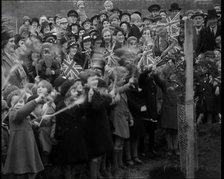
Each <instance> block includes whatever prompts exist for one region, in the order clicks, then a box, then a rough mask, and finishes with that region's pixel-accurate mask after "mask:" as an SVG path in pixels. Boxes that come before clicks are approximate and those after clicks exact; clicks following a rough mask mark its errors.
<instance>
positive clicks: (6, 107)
mask: <svg viewBox="0 0 224 179" xmlns="http://www.w3.org/2000/svg"><path fill="white" fill-rule="evenodd" d="M7 109H9V107H8V104H7V102H6V101H5V100H2V111H3V110H7Z"/></svg>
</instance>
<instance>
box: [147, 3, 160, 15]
mask: <svg viewBox="0 0 224 179" xmlns="http://www.w3.org/2000/svg"><path fill="white" fill-rule="evenodd" d="M160 9H161V7H160V5H158V4H153V5H151V6H149V7H148V11H149V12H150V13H151V15H152V17H155V16H156V15H159V11H160Z"/></svg>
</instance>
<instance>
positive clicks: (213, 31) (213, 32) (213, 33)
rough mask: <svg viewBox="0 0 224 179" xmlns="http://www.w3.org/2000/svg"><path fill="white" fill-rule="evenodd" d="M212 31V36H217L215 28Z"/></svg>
mask: <svg viewBox="0 0 224 179" xmlns="http://www.w3.org/2000/svg"><path fill="white" fill-rule="evenodd" d="M211 31H212V35H214V36H215V30H214V28H212V29H211Z"/></svg>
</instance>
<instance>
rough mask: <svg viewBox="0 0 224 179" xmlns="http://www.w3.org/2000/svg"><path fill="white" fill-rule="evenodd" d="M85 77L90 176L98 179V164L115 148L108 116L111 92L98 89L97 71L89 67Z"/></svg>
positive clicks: (92, 178) (86, 130) (86, 131)
mask: <svg viewBox="0 0 224 179" xmlns="http://www.w3.org/2000/svg"><path fill="white" fill-rule="evenodd" d="M84 73H85V77H84V79H83V81H84V83H86V86H87V87H86V94H87V96H88V97H87V99H88V100H87V104H86V111H87V112H86V116H85V117H86V119H85V133H86V134H85V136H86V142H87V151H88V156H89V159H90V161H89V167H90V169H89V170H90V178H91V179H96V178H97V174H98V169H99V168H98V164H99V163H100V162H99V161H100V159H101V158H102V156H103V155H104V154H105V153H109V152H111V151H112V150H113V141H112V133H111V129H110V123H109V119H108V117H107V108H108V107H109V105H110V104H111V102H112V97H111V95H110V94H108V93H106V92H104V93H102V92H100V90H99V89H98V88H99V87H102V86H100V84H99V77H98V75H97V72H95V71H93V70H92V69H89V70H87V71H85V72H84Z"/></svg>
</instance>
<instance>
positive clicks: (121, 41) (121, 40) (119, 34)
mask: <svg viewBox="0 0 224 179" xmlns="http://www.w3.org/2000/svg"><path fill="white" fill-rule="evenodd" d="M116 39H117V41H118V42H119V43H123V42H124V34H123V33H122V32H121V31H119V32H118V33H117V36H116Z"/></svg>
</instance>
